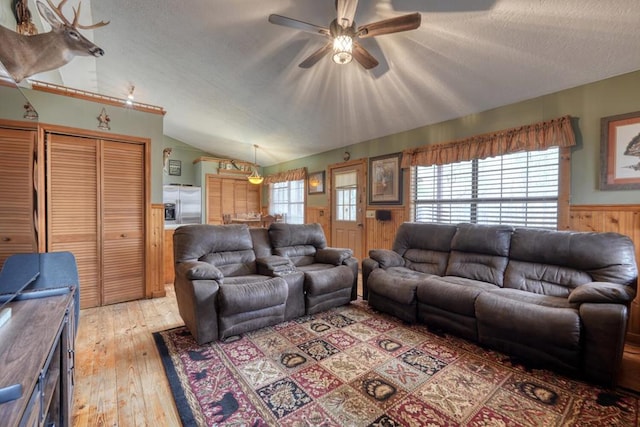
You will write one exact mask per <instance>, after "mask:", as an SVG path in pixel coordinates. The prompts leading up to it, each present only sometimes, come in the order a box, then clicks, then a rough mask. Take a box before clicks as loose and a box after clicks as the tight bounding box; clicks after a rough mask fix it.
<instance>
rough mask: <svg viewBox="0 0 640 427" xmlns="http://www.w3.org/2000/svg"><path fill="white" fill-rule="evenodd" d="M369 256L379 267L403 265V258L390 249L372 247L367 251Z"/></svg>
mask: <svg viewBox="0 0 640 427" xmlns="http://www.w3.org/2000/svg"><path fill="white" fill-rule="evenodd" d="M369 257H370V258H371V259H372V260H374V261H375V262H377V263H378V266H379V267H380V268H384V269H387V268H389V267H402V266H404V258H402V256H401V255H400V254H398V253H397V252H394V251H390V250H389V249H372V250H370V251H369ZM363 262H364V260H363Z"/></svg>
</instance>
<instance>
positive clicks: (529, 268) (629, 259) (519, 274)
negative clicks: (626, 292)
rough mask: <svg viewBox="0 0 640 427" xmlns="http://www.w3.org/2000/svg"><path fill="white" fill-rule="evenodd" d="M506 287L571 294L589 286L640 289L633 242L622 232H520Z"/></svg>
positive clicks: (512, 251) (513, 245) (514, 241)
mask: <svg viewBox="0 0 640 427" xmlns="http://www.w3.org/2000/svg"><path fill="white" fill-rule="evenodd" d="M509 257H510V261H509V265H508V267H507V271H506V272H505V287H509V288H516V289H523V290H528V291H530V292H536V293H542V294H546V295H554V296H567V295H568V294H569V293H570V292H571V290H572V289H574V288H575V287H577V286H580V285H582V284H584V283H588V282H592V281H594V282H613V283H618V284H623V285H630V286H633V287H634V288H635V286H636V280H637V276H638V270H637V266H636V261H635V251H634V247H633V242H632V241H631V239H630V238H629V237H627V236H624V235H621V234H618V233H592V232H576V231H554V230H540V229H532V228H518V229H516V230H515V232H514V234H513V236H512V238H511V249H510V255H509Z"/></svg>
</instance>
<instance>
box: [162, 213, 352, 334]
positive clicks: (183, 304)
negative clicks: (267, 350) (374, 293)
mask: <svg viewBox="0 0 640 427" xmlns="http://www.w3.org/2000/svg"><path fill="white" fill-rule="evenodd" d="M173 243H174V244H173V248H174V262H175V281H174V286H175V290H176V299H177V301H178V309H179V311H180V316H181V317H182V319H183V320H184V322H185V325H186V326H187V328H188V329H189V331H190V332H191V333H192V334H193V336H194V337H195V339H196V341H198V343H200V344H202V343H206V342H209V341H213V340H215V339H220V340H225V339H227V338H229V337H232V336H235V335H238V334H241V333H244V332H248V331H252V330H255V329H260V328H263V327H266V326H270V325H274V324H276V323H280V322H282V321H284V320H290V319H295V318H297V317H300V316H303V315H305V314H309V313H315V312H318V311H322V310H326V309H328V308H331V307H336V306H338V305H343V304H347V303H349V301H351V300H352V299H355V298H356V286H357V274H358V261H357V260H356V259H355V258H353V257H352V251H351V250H350V249H338V248H327V244H326V240H325V236H324V232H323V230H322V227H321V226H320V225H319V224H304V225H299V224H283V223H274V224H271V226H270V228H269V229H268V230H267V229H265V228H248V227H247V226H246V225H243V224H241V225H236V224H232V225H187V226H182V227H179V228H177V229H176V230H175V233H174V235H173Z"/></svg>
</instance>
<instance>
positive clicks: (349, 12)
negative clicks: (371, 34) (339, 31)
mask: <svg viewBox="0 0 640 427" xmlns="http://www.w3.org/2000/svg"><path fill="white" fill-rule="evenodd" d="M357 7H358V0H336V11H337V12H338V13H337V15H338V24H340V25H342V27H344V28H349V27H350V26H351V24H352V23H353V17H354V16H356V8H357Z"/></svg>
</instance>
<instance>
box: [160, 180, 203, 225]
mask: <svg viewBox="0 0 640 427" xmlns="http://www.w3.org/2000/svg"><path fill="white" fill-rule="evenodd" d="M201 198H202V197H201V189H200V187H192V186H187V185H165V186H163V194H162V202H163V203H164V223H165V224H166V225H172V224H175V225H180V224H200V223H201V222H202V203H201Z"/></svg>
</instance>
